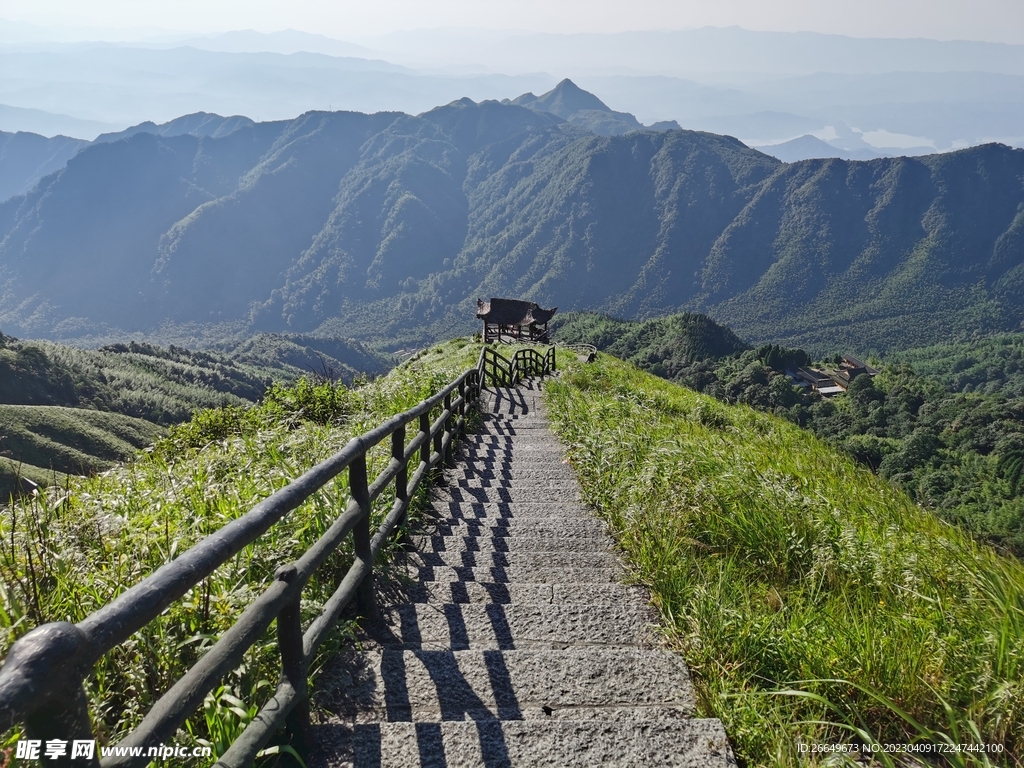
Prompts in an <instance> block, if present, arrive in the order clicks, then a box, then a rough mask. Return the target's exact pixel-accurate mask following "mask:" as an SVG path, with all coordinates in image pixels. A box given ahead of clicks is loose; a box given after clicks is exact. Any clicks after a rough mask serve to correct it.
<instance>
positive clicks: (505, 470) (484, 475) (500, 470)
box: [445, 463, 576, 483]
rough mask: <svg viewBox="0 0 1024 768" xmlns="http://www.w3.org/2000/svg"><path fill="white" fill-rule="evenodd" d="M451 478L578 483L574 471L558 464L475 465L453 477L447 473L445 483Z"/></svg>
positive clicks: (456, 473) (462, 469) (511, 481)
mask: <svg viewBox="0 0 1024 768" xmlns="http://www.w3.org/2000/svg"><path fill="white" fill-rule="evenodd" d="M450 478H455V479H457V480H459V481H465V480H490V481H491V482H501V481H504V482H506V483H529V482H532V481H533V480H535V479H536V480H541V481H547V480H549V479H551V478H557V479H559V480H563V481H569V482H573V483H575V482H576V481H575V479H574V478H573V476H572V471H571V470H570V469H569V468H568V467H567V466H565V465H563V464H556V465H554V466H543V465H540V464H538V465H536V466H524V465H522V464H519V465H511V464H510V465H508V466H500V467H498V466H491V467H483V466H479V465H478V464H476V463H474V464H471V465H467V466H465V467H462V468H460V469H457V470H456V471H454V472H452V473H451V475H449V474H447V473H446V474H445V481H446V482H449V479H450Z"/></svg>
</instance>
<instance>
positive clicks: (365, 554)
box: [348, 453, 377, 617]
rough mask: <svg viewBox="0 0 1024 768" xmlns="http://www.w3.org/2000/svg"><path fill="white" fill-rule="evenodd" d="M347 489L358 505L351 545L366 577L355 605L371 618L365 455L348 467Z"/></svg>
mask: <svg viewBox="0 0 1024 768" xmlns="http://www.w3.org/2000/svg"><path fill="white" fill-rule="evenodd" d="M348 488H349V493H351V494H352V498H353V499H355V502H356V504H358V505H359V511H360V515H359V522H357V523H356V525H355V528H353V529H352V544H353V548H354V549H355V557H356V561H357V562H362V563H363V567H364V568H365V569H366V575H365V576H364V577H363V580H362V581H361V582H360V584H359V589H358V590H357V591H356V605H357V606H358V608H359V612H360V613H362V614H363V615H364V616H370V617H373V616H375V615H376V612H377V604H376V603H377V601H376V598H375V596H374V589H373V552H372V551H371V549H370V493H369V488H368V485H367V481H366V454H365V453H363V454H361V455H359V456H358V457H357V458H355V459H354V460H353V461H352V463H351V464H349V467H348Z"/></svg>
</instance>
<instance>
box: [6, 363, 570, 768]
mask: <svg viewBox="0 0 1024 768" xmlns="http://www.w3.org/2000/svg"><path fill="white" fill-rule="evenodd" d="M554 370H555V350H554V347H552V348H551V349H549V350H548V352H547V354H544V355H542V354H540V353H539V352H536V351H535V350H533V349H522V350H518V351H517V352H516V353H515V355H513V356H512V359H511V360H509V359H508V358H506V357H504V356H502V355H500V354H498V353H496V352H494V350H492V349H491V348H490V347H486V346H485V347H484V348H483V350H481V353H480V358H479V361H478V364H477V367H476V368H472V369H470V370H468V371H465V372H464V373H463V374H461V375H460V376H459V377H458V378H456V379H455V380H454V381H452V382H451V383H450V384H448V385H447V386H445V387H444V388H443V389H442V390H441V391H440V392H438V393H437V394H436V395H434V396H432V397H430V398H428V399H426V400H424V401H423V402H421V403H419V404H418V405H416V406H415V407H413V408H411V409H409V410H408V411H405V412H404V413H400V414H398V415H396V416H393V417H392V418H390V419H388V420H387V421H385V422H384V423H383V424H381V425H380V426H378V427H377V428H376V429H373V430H370V431H369V432H367V433H365V434H363V435H361V436H359V437H356V438H353V439H352V440H350V441H349V443H348V444H347V445H346V446H345V447H344V448H343V449H342V450H341V451H339V452H338V453H336V454H335V455H334V456H332V457H331V458H329V459H327V460H326V461H324V462H322V463H320V464H318V465H317V466H315V467H313V468H312V469H310V470H309V471H308V472H306V473H305V474H304V475H302V476H301V477H299V478H298V479H296V480H294V481H292V482H291V483H289V484H288V485H287V486H285V487H284V488H282V489H281V490H279V491H277V492H275V493H274V494H272V495H271V496H269V497H268V498H266V499H265V500H263V501H262V502H260V503H259V504H257V505H256V506H255V507H253V508H252V509H251V510H250V511H249V512H247V513H246V514H244V515H243V516H241V517H239V518H237V519H236V520H233V521H232V522H230V523H228V524H227V525H225V526H224V527H223V528H221V529H220V530H218V531H217V532H216V533H213V534H211V535H210V536H207V537H206V538H205V539H203V540H202V541H200V542H199V543H198V544H196V545H195V546H193V547H192V548H191V549H189V550H188V551H186V552H185V553H183V554H182V555H180V556H179V557H178V558H177V559H175V560H173V561H172V562H170V563H167V564H166V565H164V566H162V567H161V568H160V569H158V570H157V571H156V572H155V573H153V574H151V575H150V576H149V577H147V578H146V579H144V580H143V581H142V582H140V583H139V584H137V585H135V586H134V587H132V588H131V589H128V590H127V591H125V592H124V593H122V594H121V595H120V596H118V597H117V598H116V599H114V600H113V601H112V602H110V603H108V604H107V605H105V606H104V607H102V608H100V609H99V610H98V611H96V612H95V613H92V614H90V615H89V616H87V617H85V618H84V619H83V620H82V621H80V622H78V623H77V624H71V623H68V622H54V623H50V624H44V625H42V626H40V627H37V628H35V629H33V630H32V631H30V632H28V633H27V634H26V635H24V636H23V637H21V638H20V639H19V640H18V641H17V642H15V643H14V645H13V646H12V647H11V650H10V652H9V653H8V654H7V658H6V659H5V661H4V664H3V667H2V668H0V732H3V731H7V730H9V729H10V728H12V727H14V726H15V725H16V724H18V723H22V724H24V725H25V727H26V730H27V732H28V734H29V736H30V737H31V738H34V739H40V740H45V741H50V740H56V739H59V740H63V741H65V742H66V743H70V742H72V741H74V740H89V739H93V738H94V736H93V733H92V726H91V723H90V718H89V709H88V702H87V700H86V696H85V690H84V687H83V685H84V681H85V680H86V678H87V677H88V676H89V675H90V674H91V672H92V668H93V666H94V665H95V664H96V662H97V661H99V660H100V658H102V657H103V655H104V654H106V653H108V652H109V651H110V650H112V649H113V648H114V647H115V646H117V645H119V644H121V643H123V642H124V641H125V640H127V639H128V638H129V637H131V636H132V635H133V634H135V633H136V632H138V631H139V630H140V629H142V628H143V627H145V626H146V625H147V624H149V623H150V622H151V621H153V620H154V619H155V618H156V617H157V616H159V615H160V614H161V613H162V612H163V611H164V610H165V609H166V608H167V607H168V606H170V605H171V603H173V602H175V601H176V600H178V599H180V598H181V597H183V596H184V595H185V594H187V593H188V591H189V590H191V589H192V588H193V587H195V586H196V585H197V584H198V583H199V582H201V581H202V580H203V579H205V578H206V577H207V576H209V575H210V574H211V573H213V572H214V571H215V570H216V569H217V568H218V567H219V566H221V565H222V564H223V563H225V562H226V561H227V560H228V559H230V558H231V557H233V556H234V555H236V554H237V553H238V552H240V551H241V550H242V549H243V548H244V547H246V546H248V545H249V544H252V543H253V542H254V541H256V540H257V539H258V538H259V537H260V536H262V535H263V534H264V533H266V532H267V531H268V530H269V529H270V528H271V526H273V525H274V524H275V523H277V522H278V521H280V520H281V519H282V518H284V517H285V516H286V515H287V514H289V513H290V512H291V511H292V510H294V509H295V508H296V507H298V506H299V505H300V504H301V503H302V502H303V501H305V500H306V499H308V498H309V497H310V496H312V495H313V494H314V493H316V492H317V491H318V490H319V489H320V488H322V487H323V486H324V485H325V484H326V483H327V482H328V481H330V480H331V479H333V478H334V477H336V476H338V475H339V474H341V473H342V472H343V471H345V470H346V469H347V470H348V482H349V494H350V497H351V498H350V501H349V503H348V505H347V507H346V509H345V511H344V512H342V514H341V515H340V516H339V517H338V518H337V519H336V520H335V522H334V523H333V524H332V525H331V527H330V528H329V529H328V530H327V531H326V532H325V533H324V534H323V536H321V537H320V539H319V540H318V541H317V542H316V543H315V544H313V546H311V547H310V548H309V549H308V550H306V552H305V553H304V554H303V555H302V556H301V557H300V558H299V559H298V560H296V561H295V562H294V563H291V564H288V565H284V566H282V567H280V568H278V569H277V571H276V573H275V576H274V580H273V582H272V583H271V585H270V586H269V587H267V589H266V590H264V592H263V593H262V594H261V595H260V596H259V597H257V598H256V599H255V600H254V601H253V602H252V603H251V604H250V605H249V606H248V607H247V608H246V609H245V610H244V611H243V612H242V614H241V615H240V616H239V617H238V620H237V621H236V622H235V623H234V624H233V625H232V626H231V627H230V628H229V629H228V630H226V631H225V632H224V633H222V634H221V636H220V637H219V638H218V639H217V642H216V643H214V644H213V645H212V646H211V647H210V648H209V650H207V652H206V653H205V654H204V655H203V657H202V658H201V659H200V660H199V661H198V662H197V663H196V664H195V665H194V666H192V668H191V669H189V670H188V672H186V673H185V675H184V676H183V677H182V678H181V679H180V680H178V681H177V682H176V683H175V684H174V685H173V686H171V688H170V690H168V691H167V692H166V693H165V694H164V695H163V696H162V697H161V698H160V699H159V700H158V701H157V702H156V704H154V705H153V707H152V709H150V711H149V713H148V714H147V715H146V716H145V718H144V719H143V720H142V722H141V723H140V724H139V725H138V726H137V727H136V728H135V729H134V730H132V731H131V732H130V733H129V734H128V735H127V736H126V737H125V738H124V739H123V740H122V741H120V742H119V743H118V744H117V746H118V747H125V748H131V747H144V748H149V747H151V746H156V745H160V744H164V743H167V742H169V741H170V740H171V739H172V737H173V736H174V735H175V733H176V732H177V730H178V728H179V727H180V726H181V724H182V723H183V722H184V721H185V719H186V718H188V716H189V715H191V714H192V713H193V712H195V711H196V709H197V708H198V707H199V706H200V705H201V704H202V702H203V699H204V697H205V696H206V694H207V693H209V692H210V691H211V690H213V688H214V687H216V685H217V684H218V682H219V681H220V679H221V678H222V677H223V676H224V675H225V674H227V673H228V672H230V671H231V670H232V669H235V668H236V667H238V665H239V664H240V663H241V662H242V657H243V655H244V654H245V652H246V651H247V650H248V649H249V648H251V647H252V646H253V644H254V643H256V642H258V641H259V640H260V638H261V636H262V635H263V633H264V632H265V631H266V630H267V629H268V628H269V627H270V625H271V624H272V623H274V621H275V620H276V622H277V643H278V649H279V652H280V656H281V678H280V682H279V684H278V687H277V690H276V691H275V692H274V694H273V696H271V698H270V700H269V701H267V703H266V704H265V705H264V706H263V708H262V709H261V710H260V711H259V713H258V714H257V715H256V716H255V718H253V720H252V721H251V722H250V723H249V725H248V726H247V727H246V729H245V730H244V731H243V732H242V734H241V735H240V736H239V737H238V738H237V739H236V740H235V741H234V743H233V744H232V745H231V746H230V747H229V749H228V750H227V752H226V753H225V754H224V755H223V756H221V758H220V759H219V760H218V762H217V766H220V767H221V768H229V767H230V768H244V767H245V766H249V765H251V764H252V762H253V760H254V759H255V758H256V755H257V753H258V752H259V751H260V750H261V749H263V748H264V747H265V746H266V745H267V742H268V741H269V740H270V739H271V738H272V737H273V735H274V734H275V733H276V732H277V731H278V730H279V729H280V728H281V727H282V726H286V727H287V729H288V732H289V736H290V738H291V744H292V746H293V747H295V748H296V749H297V750H298V751H299V752H300V753H301V752H302V751H303V749H304V743H305V733H306V730H307V728H308V727H309V706H308V698H309V688H308V669H309V664H310V662H311V661H312V659H313V657H314V655H315V654H316V652H317V649H318V648H319V647H320V645H321V643H322V642H323V641H324V639H325V637H326V636H327V633H328V632H329V630H330V629H331V627H332V626H333V625H334V624H335V622H336V621H337V620H338V617H339V616H340V615H341V612H342V611H343V610H344V609H345V608H346V607H347V606H348V605H349V604H350V603H352V602H353V601H355V603H356V605H357V607H358V608H359V610H360V611H361V612H362V613H363V614H364V615H365V614H371V613H373V612H374V611H375V598H374V586H373V563H374V560H375V559H376V557H377V555H378V553H379V552H380V550H381V547H382V545H383V544H384V542H385V541H386V540H387V539H388V538H389V537H390V536H391V535H392V533H393V532H394V531H395V530H396V529H397V528H398V526H400V525H401V524H402V522H403V520H404V519H405V515H406V511H407V510H408V508H409V499H410V498H411V497H412V496H413V494H414V493H415V492H416V490H417V489H418V488H419V486H420V483H422V482H423V479H424V478H425V477H427V476H428V475H429V474H430V473H431V472H432V471H433V470H434V469H436V468H437V467H439V466H440V465H442V464H445V465H447V464H451V463H452V462H453V459H454V454H453V448H454V443H455V441H456V440H457V439H458V437H459V436H460V435H461V434H462V433H463V432H464V431H465V428H466V419H467V410H468V408H469V407H470V406H472V405H474V404H475V403H476V401H477V400H478V399H479V395H480V392H481V390H482V389H483V388H484V387H485V386H486V385H487V384H488V383H490V384H492V385H494V386H514V385H515V384H516V383H517V382H518V381H519V380H520V378H522V377H523V376H530V375H544V374H546V373H550V372H552V371H554ZM438 409H440V413H439V415H437V417H436V418H435V419H434V420H433V421H431V418H430V417H431V414H432V413H433V412H435V411H437V410H438ZM409 424H415V425H416V430H417V431H416V435H415V437H413V438H412V440H411V441H409V442H408V443H407V442H406V426H407V425H409ZM389 437H390V438H391V460H390V461H389V463H388V465H387V466H386V467H385V468H384V470H383V471H381V472H380V474H378V475H377V476H376V477H375V478H374V480H373V482H372V483H370V482H369V481H368V477H367V461H366V455H367V452H368V451H369V450H370V449H371V448H373V447H374V446H376V445H378V444H379V443H381V442H382V441H384V440H386V439H387V438H389ZM417 456H418V461H415V470H414V471H413V473H412V477H411V478H410V477H409V468H410V464H411V463H412V462H414V460H415V459H417ZM390 483H394V487H395V501H394V503H393V504H392V507H391V509H390V511H389V512H388V514H387V515H386V517H385V519H384V522H383V523H382V524H381V525H380V527H379V528H378V529H377V531H376V532H373V533H372V535H371V530H370V510H371V506H372V504H373V502H374V500H375V499H377V498H378V497H379V496H380V495H381V494H382V493H383V492H384V490H385V489H386V488H387V486H388V485H389V484H390ZM349 534H351V535H352V547H353V551H354V562H353V564H352V566H351V567H350V568H349V570H348V572H347V573H346V574H345V576H344V577H343V578H342V580H341V584H340V585H339V586H338V588H337V590H336V591H335V592H334V594H333V595H332V596H331V598H330V599H329V600H328V601H327V602H326V603H325V604H324V607H323V610H322V612H321V613H320V615H319V616H317V618H315V619H314V620H313V621H312V623H311V624H310V625H309V627H308V628H307V629H306V630H305V631H303V628H302V623H301V615H300V610H299V606H300V600H301V597H302V589H303V587H304V586H305V585H306V583H307V582H308V581H309V580H310V578H311V577H312V575H313V572H314V571H315V570H316V569H317V568H318V567H319V566H320V565H322V564H323V563H324V562H325V561H326V560H327V559H328V557H329V556H330V555H331V554H332V553H333V552H334V551H335V550H336V549H337V548H338V547H339V546H340V545H341V544H342V542H343V541H345V539H346V538H347V537H348V535H349ZM168 653H173V649H168ZM70 751H71V750H67V751H66V752H65V756H63V757H58V758H57V759H55V760H47V761H46V762H47V764H49V765H55V766H65V765H74V766H83V765H91V766H98V765H100V761H99V758H98V756H97V755H95V754H94V756H93V757H92V759H91V760H84V759H82V758H76V759H74V760H72V759H71V758H70ZM125 751H126V752H127V750H125ZM151 761H152V758H151V757H150V756H148V755H147V754H146V749H143V750H142V754H141V755H136V756H131V755H130V754H123V755H121V756H112V757H107V758H105V759H104V760H103V762H102V765H103V767H104V768H107V767H108V766H144V765H147V764H148V763H150V762H151Z"/></svg>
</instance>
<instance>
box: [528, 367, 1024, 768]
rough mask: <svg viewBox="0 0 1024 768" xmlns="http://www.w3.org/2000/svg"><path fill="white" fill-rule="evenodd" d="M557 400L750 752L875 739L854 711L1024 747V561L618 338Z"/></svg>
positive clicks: (778, 758)
mask: <svg viewBox="0 0 1024 768" xmlns="http://www.w3.org/2000/svg"><path fill="white" fill-rule="evenodd" d="M547 402H548V405H549V409H550V414H551V417H552V421H553V425H554V427H555V430H556V431H557V432H558V433H559V434H560V436H561V437H562V438H563V439H564V440H565V441H566V443H567V444H568V445H569V452H570V459H571V461H572V464H573V466H574V468H575V469H576V471H577V472H578V474H579V477H580V481H581V484H582V486H583V489H584V495H585V497H586V499H587V501H588V502H590V503H591V504H593V505H594V506H595V508H596V509H597V510H598V512H599V513H600V514H601V515H602V516H603V517H604V518H605V519H606V520H607V521H608V522H609V524H610V525H611V527H612V529H613V531H614V533H615V535H616V537H617V539H618V540H619V542H620V544H621V545H622V547H623V548H624V549H625V551H626V552H627V554H628V557H629V559H630V560H631V562H632V564H633V567H634V569H635V573H636V576H637V578H638V579H639V580H640V581H641V582H643V583H645V584H647V585H649V586H650V588H651V590H652V593H653V594H654V596H655V600H656V602H657V604H658V606H659V608H660V610H661V612H662V615H663V617H664V620H665V625H666V626H667V628H668V631H669V633H670V635H671V637H672V639H673V640H674V642H675V643H676V644H677V645H678V647H679V648H680V649H681V650H682V651H683V652H684V653H685V655H686V658H687V660H688V661H689V663H690V664H691V667H692V669H693V671H694V676H695V682H696V684H697V686H698V689H699V692H700V697H701V702H702V703H701V706H702V708H703V710H704V712H705V713H707V714H708V715H714V716H718V717H721V718H722V720H723V721H724V723H725V725H726V728H727V730H728V732H729V734H730V737H731V739H732V740H733V744H734V746H735V747H736V749H737V752H738V754H739V755H740V757H741V758H742V759H743V760H745V761H746V762H747V764H748V765H758V766H762V765H763V766H769V765H795V764H797V763H800V764H806V760H807V755H803V756H802V758H801V755H800V753H799V744H800V743H804V744H811V743H829V742H849V741H853V740H856V737H857V734H855V733H851V732H850V731H849V728H861V729H862V732H861V733H860V738H862V739H865V740H868V741H871V740H872V739H876V740H878V741H881V742H883V743H884V742H917V741H920V742H941V741H942V740H943V739H944V738H946V737H948V738H949V739H951V740H952V741H954V742H961V741H962V742H967V741H979V742H984V743H989V744H997V745H1000V748H1002V749H1003V750H1004V752H1003V753H1002V754H995V755H992V756H991V758H992V762H993V763H996V764H1019V763H1017V762H1016V760H1017V759H1019V758H1020V757H1021V750H1022V749H1024V567H1022V566H1021V564H1020V563H1019V562H1016V561H1011V560H1009V559H1004V558H1001V557H999V556H997V555H996V554H994V553H993V552H992V551H991V550H989V549H987V548H985V547H983V546H979V545H978V544H976V543H975V542H973V541H972V540H971V539H970V538H968V537H967V536H966V535H964V534H962V533H961V532H960V531H958V530H957V529H956V528H953V527H951V526H949V525H947V524H945V523H942V522H941V521H939V520H938V519H937V518H936V517H935V516H934V515H932V514H929V513H927V512H925V511H924V510H922V509H921V508H919V507H917V506H916V505H915V504H913V503H912V502H911V501H910V499H909V498H908V497H907V496H905V495H904V494H902V493H901V492H899V491H897V490H895V489H894V488H893V487H892V486H890V485H889V484H887V483H885V482H883V481H881V480H879V479H878V478H876V477H875V476H873V475H872V474H871V473H870V472H868V471H867V470H865V469H863V468H859V467H858V466H857V465H856V464H854V463H853V461H851V460H850V459H849V458H847V457H845V456H843V455H842V454H841V453H839V452H838V451H835V450H833V449H830V448H829V447H827V446H826V445H825V444H823V443H821V442H820V441H818V440H817V439H816V438H814V437H813V436H812V435H810V434H808V433H807V432H805V431H802V430H800V429H799V428H798V427H796V426H795V425H793V424H791V423H788V422H786V421H783V420H781V419H777V418H773V417H771V416H768V415H766V414H762V413H758V412H755V411H754V410H752V409H750V408H748V407H745V406H728V405H725V404H723V403H721V402H718V401H716V400H714V399H712V398H710V397H706V396H702V395H699V394H696V393H694V392H692V391H689V390H685V389H683V388H681V387H678V386H675V385H673V384H670V383H668V382H665V381H663V380H660V379H658V378H655V377H654V376H651V375H649V374H645V373H642V372H640V371H637V370H636V369H634V368H632V367H631V366H629V365H627V364H625V363H623V362H621V361H618V360H615V359H613V358H609V357H607V356H604V355H602V356H601V357H600V359H599V362H598V363H597V364H596V365H590V366H585V365H573V366H571V367H570V369H569V370H568V371H567V372H565V373H563V375H562V377H561V379H560V380H558V381H557V382H553V383H552V384H550V385H549V386H548V388H547ZM830 681H844V682H830ZM780 692H786V693H780ZM901 713H903V714H901ZM904 715H905V717H904ZM823 723H824V724H823ZM828 723H831V724H828ZM942 734H945V735H946V736H943V735H942ZM1014 755H1015V756H1016V757H1013V756H1014ZM819 757H822V758H824V757H834V756H827V755H826V756H819ZM952 757H953V758H954V764H965V765H966V764H979V765H980V764H984V763H985V760H986V759H987V758H985V756H983V755H979V754H977V753H973V754H970V753H969V754H961V755H954V756H952ZM812 762H813V760H812Z"/></svg>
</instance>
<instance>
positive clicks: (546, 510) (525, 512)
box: [430, 498, 597, 525]
mask: <svg viewBox="0 0 1024 768" xmlns="http://www.w3.org/2000/svg"><path fill="white" fill-rule="evenodd" d="M430 506H431V507H432V514H433V515H434V516H440V517H443V518H450V519H452V520H453V521H461V520H478V521H481V522H486V524H488V525H502V524H503V521H508V522H512V521H519V520H532V521H536V520H551V521H563V520H564V521H567V522H572V523H577V522H580V521H585V520H586V521H594V522H597V520H596V518H594V516H593V515H591V514H590V513H589V512H587V511H586V510H585V509H583V507H582V506H580V505H579V504H578V503H576V502H559V503H554V502H551V501H518V502H516V503H514V504H513V503H511V502H507V501H488V502H480V501H452V500H451V499H440V498H436V499H432V500H431V505H430Z"/></svg>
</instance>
